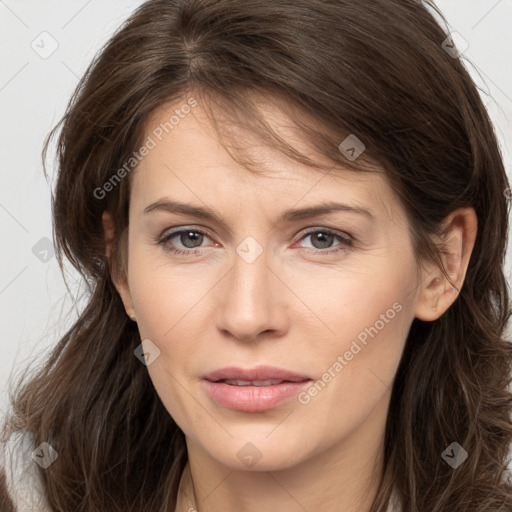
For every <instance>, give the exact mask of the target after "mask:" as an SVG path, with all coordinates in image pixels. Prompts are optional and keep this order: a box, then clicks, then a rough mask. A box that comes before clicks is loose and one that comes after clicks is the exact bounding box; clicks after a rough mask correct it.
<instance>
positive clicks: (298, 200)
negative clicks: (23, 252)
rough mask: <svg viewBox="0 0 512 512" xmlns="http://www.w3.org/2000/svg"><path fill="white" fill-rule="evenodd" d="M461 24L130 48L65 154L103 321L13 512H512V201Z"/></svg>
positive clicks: (163, 38)
mask: <svg viewBox="0 0 512 512" xmlns="http://www.w3.org/2000/svg"><path fill="white" fill-rule="evenodd" d="M436 13H437V14H439V15H440V13H439V12H437V10H436V8H435V7H434V6H433V5H425V4H422V3H420V2H419V1H417V0H405V1H404V0H400V1H398V0H396V1H392V0H368V1H366V2H353V1H345V0H338V1H327V0H298V1H297V0H294V1H291V0H286V1H285V0H274V1H273V2H266V1H263V0H244V1H243V2H237V1H232V0H226V1H222V0H189V1H177V0H175V1H170V0H150V1H148V2H146V3H144V4H143V5H142V6H141V7H140V8H139V9H138V10H137V11H136V12H135V13H134V14H133V15H132V16H131V17H130V19H129V20H128V21H127V22H126V23H125V24H124V25H123V26H122V27H121V28H120V30H119V31H118V32H117V33H116V34H115V35H114V36H113V37H112V39H111V40H110V41H109V43H108V44H107V45H106V46H105V48H104V49H103V50H102V52H101V53H100V54H99V55H98V57H97V58H96V59H95V60H94V62H93V63H92V64H91V66H90V68H89V69H88V70H87V73H86V75H85V77H84V79H83V80H82V81H81V83H80V85H79V87H78V88H77V90H76V93H75V95H74V96H73V99H72V102H71V103H70V105H69V107H68V110H67V112H66V115H65V117H64V118H63V124H62V127H61V133H60V137H59V141H58V156H59V175H58V181H57V184H56V189H55V197H54V203H53V215H54V222H55V243H56V246H57V249H58V250H59V263H60V264H61V265H62V258H63V256H65V257H67V258H68V259H69V260H70V261H71V262H72V263H73V264H74V266H75V267H76V268H77V269H78V270H79V271H80V272H81V273H82V275H83V276H84V278H86V279H87V281H88V282H89V284H90V288H91V294H90V299H89V303H88V305H87V307H86V308H85V310H84V311H83V313H82V314H81V316H80V318H79V319H78V320H77V322H76V323H75V324H74V326H73V327H72V328H71V329H70V331H69V332H68V333H67V334H66V335H65V336H64V338H63V339H62V340H61V341H60V343H59V344H58V345H57V347H56V348H55V350H54V351H53V353H52V355H51V357H50V358H49V360H48V361H47V363H46V365H45V367H44V368H43V369H42V370H41V371H40V372H39V373H37V375H34V376H32V377H31V378H30V379H29V380H28V381H27V382H26V383H25V385H24V387H23V388H22V389H20V391H19V392H18V393H17V394H16V396H15V397H14V400H13V414H12V415H11V416H10V417H9V418H8V419H7V420H6V423H5V428H4V441H5V444H4V457H3V460H4V462H3V466H4V468H5V473H6V474H5V475H4V483H3V487H4V504H3V508H2V510H4V509H5V510H9V507H11V509H13V508H14V507H15V506H18V507H22V506H23V505H21V503H22V500H24V499H25V500H28V501H30V500H32V501H34V500H39V502H38V504H37V507H39V508H38V510H43V509H46V510H50V511H69V510H76V511H98V512H99V511H109V512H110V511H114V510H119V511H121V510H122V511H126V510H130V511H157V510H159V511H173V510H176V511H178V512H183V511H189V512H192V511H194V510H197V511H200V512H203V511H212V512H216V511H220V510H222V511H237V512H238V511H242V512H252V511H256V510H258V511H260V510H286V511H290V512H292V511H299V510H300V511H303V510H308V511H313V510H325V511H340V510H344V511H359V512H362V511H364V512H381V511H386V510H387V511H389V512H392V511H404V512H405V511H408V512H412V511H419V512H424V511H426V510H439V511H441V510H450V511H451V512H457V511H466V512H467V511H475V512H476V511H478V512H482V511H498V510H512V489H511V487H510V483H509V482H508V481H507V478H506V477H507V473H506V471H505V469H506V466H507V463H508V461H509V458H508V449H509V445H510V442H511V441H512V426H511V422H510V412H511V403H512V401H511V395H510V392H509V390H508V384H509V382H510V371H511V348H510V344H509V343H508V341H507V340H506V339H505V338H504V329H505V327H506V323H507V320H508V318H509V316H510V309H509V308H510V305H509V300H508V291H507V287H506V282H505V279H504V273H503V258H504V252H505V242H506V234H507V228H508V224H507V222H508V220H507V209H508V205H507V199H506V195H507V187H508V182H507V178H506V175H505V171H504V167H503V162H502V158H501V155H500V151H499V148H498V144H497V141H496V137H495V134H494V132H493V129H492V126H491V123H490V121H489V118H488V115H487V112H486V110H485V108H484V106H483V104H482V102H481V100H480V98H479V95H478V92H477V89H476V87H475V85H474V83H473V82H472V81H471V79H470V77H469V75H468V73H467V71H466V70H465V68H464V67H463V65H462V63H461V61H460V59H459V58H458V55H457V52H454V51H453V45H451V44H447V41H448V43H450V41H451V40H450V38H449V37H448V35H447V34H446V33H445V32H444V31H443V29H442V28H441V27H440V26H439V24H438V22H437V21H436V19H435V15H436ZM447 48H450V49H451V50H450V51H447ZM54 132H55V130H54ZM54 132H52V134H53V133H54ZM47 144H48V141H47ZM45 151H46V148H45ZM45 151H44V153H45ZM20 468H21V469H20ZM21 509H22V508H21Z"/></svg>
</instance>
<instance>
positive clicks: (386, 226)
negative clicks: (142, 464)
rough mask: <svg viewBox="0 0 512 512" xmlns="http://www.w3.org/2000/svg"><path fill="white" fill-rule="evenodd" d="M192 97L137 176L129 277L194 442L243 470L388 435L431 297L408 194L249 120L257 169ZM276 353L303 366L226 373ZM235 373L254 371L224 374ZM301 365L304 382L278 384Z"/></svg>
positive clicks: (240, 138)
mask: <svg viewBox="0 0 512 512" xmlns="http://www.w3.org/2000/svg"><path fill="white" fill-rule="evenodd" d="M184 105H187V103H186V100H183V101H181V102H176V103H173V104H172V105H170V106H169V108H168V109H166V110H165V111H163V110H159V111H158V112H155V113H154V115H153V116H152V118H151V119H150V121H149V122H148V125H147V134H146V136H150V137H151V138H152V140H153V142H154V143H155V144H154V147H152V148H151V149H149V152H148V154H147V155H146V156H145V157H144V158H143V160H142V161H141V163H140V165H139V167H138V169H137V171H136V173H135V174H134V175H133V183H132V185H133V186H132V194H131V203H130V214H129V244H128V255H129V257H128V276H127V286H124V287H123V286H118V289H119V290H120V293H121V295H122V297H123V300H124V303H125V305H126V306H127V308H132V307H133V309H134V311H135V314H136V318H137V324H138V327H139V330H140V334H141V339H142V340H150V342H148V341H145V342H144V345H143V346H144V350H145V352H146V353H147V354H148V360H147V362H148V371H149V375H150V377H151V379H152V381H153V383H154V386H155V389H156V391H157V393H158V395H159V396H160V398H161V400H162V402H163V404H164V406H165V407H166V409H167V410H168V411H169V414H171V416H172V417H173V418H174V420H175V421H176V422H177V424H178V425H179V426H180V428H181V429H182V430H183V432H184V433H185V434H186V436H187V442H188V443H189V449H191V447H194V449H196V450H198V451H201V453H203V455H204V456H206V457H209V458H210V459H211V460H215V461H217V462H218V463H221V464H222V465H224V466H228V467H231V468H238V469H241V468H244V469H247V468H248V467H249V466H251V467H252V466H253V465H254V467H255V468H257V469H268V468H273V469H280V468H281V469H282V468H287V467H291V466H294V465H296V464H299V463H300V462H302V461H306V460H307V459H309V458H311V457H313V456H314V455H317V454H320V453H321V452H324V451H325V450H329V449H331V448H333V447H334V446H335V445H339V443H343V442H344V441H346V440H348V439H350V438H351V437H354V436H355V435H356V432H362V431H364V432H366V436H367V439H369V438H374V439H375V440H376V441H375V442H376V443H377V442H378V443H381V442H382V435H383V432H384V430H383V429H384V420H385V417H386V414H387V409H388V405H389V398H390V395H391V386H392V381H393V378H394V376H395V372H396V370H397V367H398V363H399V360H400V357H401V354H402V350H403V348H404V343H405V339H406V336H407V333H408V330H409V327H410V324H411V322H412V320H413V318H414V316H415V305H416V300H417V296H418V294H417V287H416V270H417V267H416V263H415V259H414V255H413V250H412V246H411V239H410V234H409V231H408V226H407V222H406V217H405V214H404V211H403V210H402V208H401V206H400V204H399V201H398V198H397V196H396V195H395V193H394V191H393V190H392V189H391V188H390V186H389V185H388V184H387V182H386V181H385V180H384V178H383V176H382V174H380V173H355V172H353V171H349V170H346V169H343V168H341V167H340V168H339V169H336V170H333V171H331V172H330V173H328V174H327V173H326V171H322V172H320V171H318V170H313V169H311V168H309V167H307V166H304V165H301V164H299V163H298V162H296V161H294V160H290V159H288V158H287V157H286V156H284V155H283V154H281V153H279V152H278V151H276V150H272V149H270V148H268V147H263V146H261V145H258V143H257V141H256V140H255V139H251V138H250V136H248V135H247V133H245V132H241V131H239V132H238V133H237V142H238V144H239V145H240V146H243V147H244V148H245V150H246V152H247V154H248V155H250V157H252V158H253V159H256V161H257V162H259V164H260V165H259V169H260V170H261V171H265V175H253V174H251V173H250V172H248V171H247V170H246V169H244V168H243V167H242V166H241V165H240V164H237V163H236V162H235V161H234V160H233V159H231V157H230V156H229V155H228V153H227V152H226V150H225V149H224V148H223V147H222V146H221V145H220V143H219V142H218V141H217V138H216V136H215V132H214V130H213V128H212V127H211V126H210V125H209V123H208V121H207V118H206V116H205V114H204V110H202V108H201V105H199V104H197V105H196V106H194V107H192V108H184ZM175 110H177V111H179V112H177V115H176V116H175V119H174V123H175V124H174V123H173V125H172V129H171V128H169V127H170V126H171V125H170V124H168V125H165V123H166V122H167V123H169V118H170V116H171V115H172V114H173V111H175ZM265 116H266V119H267V121H268V122H269V123H270V124H271V125H273V127H274V129H275V130H276V131H277V132H278V133H279V134H280V135H281V136H283V137H287V138H288V140H289V141H293V143H294V144H295V145H296V147H298V148H299V147H300V149H301V150H302V151H306V149H305V145H304V146H300V144H301V141H299V139H297V138H295V137H294V136H293V134H292V132H291V131H290V130H289V128H287V127H286V124H287V120H286V118H285V116H284V115H283V114H282V112H280V111H279V110H277V109H276V108H275V107H272V106H270V105H267V106H266V110H265ZM176 119H179V120H178V121H177V122H176ZM289 124H290V122H289V120H288V125H289ZM162 126H166V128H167V131H168V133H166V130H162V128H161V127H162ZM158 127H160V129H159V130H156V132H155V128H158ZM162 131H163V133H161V132H162ZM155 133H156V134H158V135H155ZM160 138H161V140H159V139H160ZM340 142H341V141H340ZM363 142H364V141H363ZM149 146H153V143H149ZM309 154H310V155H312V154H313V153H311V151H310V153H309ZM178 204H179V205H182V206H180V207H179V208H178V207H177V205H178ZM326 205H328V206H329V207H330V208H331V209H330V210H329V211H328V209H327V208H325V211H323V210H324V207H325V206H326ZM336 205H338V206H336ZM315 208H318V209H321V210H322V211H323V213H321V212H316V213H315V212H314V211H312V210H311V211H309V213H308V210H309V209H313V210H314V209H315ZM194 211H196V213H194ZM301 212H302V213H301ZM207 213H208V215H207ZM210 214H211V216H210ZM159 240H163V242H162V243H160V242H159ZM174 250H176V251H180V252H179V253H175V252H173V251H174ZM264 366H268V367H273V368H274V369H276V368H277V369H281V370H283V371H287V372H291V373H292V374H293V376H295V377H291V376H290V375H287V376H286V375H285V376H283V375H279V373H278V371H277V370H270V373H268V374H265V375H264V374H254V375H252V376H251V375H249V376H246V377H247V378H246V379H243V377H244V375H243V374H242V375H241V376H237V375H236V374H233V373H231V374H224V373H221V374H216V375H211V373H212V372H215V371H218V370H222V369H224V368H228V367H231V368H232V367H238V368H240V369H242V370H251V369H258V368H261V367H264ZM225 375H227V377H226V378H229V377H232V378H235V379H236V377H238V379H240V377H242V380H249V381H251V382H250V385H249V386H244V385H241V384H244V383H243V382H236V380H232V381H231V382H230V383H225V382H224V383H223V382H217V383H216V384H215V383H212V381H215V380H218V379H219V378H221V377H223V376H225ZM207 376H208V378H209V379H210V380H208V379H207V378H206V377H207ZM258 376H261V377H265V378H264V379H256V380H259V381H260V382H254V379H255V378H256V377H258ZM251 377H252V378H251ZM273 377H274V378H273ZM286 378H289V379H291V380H295V381H296V380H298V381H299V382H295V383H290V382H288V383H287V384H286V383H284V384H278V383H276V381H277V382H279V381H283V380H286ZM268 379H270V380H271V381H272V382H271V383H269V382H266V383H265V382H261V381H262V380H268ZM245 384H247V383H245ZM255 384H256V385H255ZM262 384H263V385H262Z"/></svg>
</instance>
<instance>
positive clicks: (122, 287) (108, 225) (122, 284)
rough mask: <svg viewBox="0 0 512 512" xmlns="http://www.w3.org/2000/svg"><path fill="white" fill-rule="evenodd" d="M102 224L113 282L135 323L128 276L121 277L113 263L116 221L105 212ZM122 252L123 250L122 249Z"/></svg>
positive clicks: (127, 312)
mask: <svg viewBox="0 0 512 512" xmlns="http://www.w3.org/2000/svg"><path fill="white" fill-rule="evenodd" d="M101 220H102V224H103V233H104V237H105V253H106V254H105V255H106V257H107V260H108V262H109V266H110V268H111V269H112V271H111V275H112V281H113V283H114V286H115V287H116V290H117V292H118V293H119V296H120V297H121V300H122V301H123V304H124V308H125V310H126V314H127V315H128V316H129V317H130V318H131V319H132V320H133V321H135V320H136V319H137V318H136V316H135V309H134V307H133V302H132V296H131V294H130V289H129V286H128V276H120V275H119V274H118V271H117V265H116V262H114V261H112V259H113V257H114V256H113V255H114V250H113V245H114V241H115V232H116V231H115V223H114V219H113V218H112V215H111V213H110V212H107V211H104V212H103V215H102V219H101ZM121 250H122V248H121Z"/></svg>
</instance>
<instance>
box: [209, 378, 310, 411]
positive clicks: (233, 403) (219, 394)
mask: <svg viewBox="0 0 512 512" xmlns="http://www.w3.org/2000/svg"><path fill="white" fill-rule="evenodd" d="M203 382H204V383H205V386H206V390H207V392H208V394H209V395H210V397H211V398H212V399H213V400H215V401H216V402H217V403H218V404H220V405H222V406H224V407H227V408H229V409H233V410H235V411H245V412H259V411H266V410H267V409H272V408H273V407H276V406H278V405H279V404H281V403H283V402H285V401H286V400H289V399H290V398H291V397H293V396H295V395H297V394H299V393H300V392H301V391H302V390H303V389H304V388H305V387H307V386H308V385H309V384H310V382H311V380H306V381H301V382H282V383H281V384H275V385H273V386H231V385H230V384H226V383H225V382H211V381H209V380H205V381H203Z"/></svg>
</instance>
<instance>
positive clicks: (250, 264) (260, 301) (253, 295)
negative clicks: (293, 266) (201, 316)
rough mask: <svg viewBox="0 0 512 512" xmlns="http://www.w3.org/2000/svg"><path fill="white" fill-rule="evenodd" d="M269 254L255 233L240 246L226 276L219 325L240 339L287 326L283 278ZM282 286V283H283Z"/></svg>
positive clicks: (279, 329) (280, 329)
mask: <svg viewBox="0 0 512 512" xmlns="http://www.w3.org/2000/svg"><path fill="white" fill-rule="evenodd" d="M268 256H269V254H268V252H267V251H265V250H264V249H263V246H262V245H260V244H259V243H258V242H257V241H256V240H255V239H254V238H253V237H246V238H245V239H244V240H243V241H242V242H241V243H240V244H239V245H238V246H237V247H236V253H235V255H234V259H233V267H232V269H231V272H229V274H228V276H226V280H225V284H224V288H223V291H222V295H223V297H222V299H221V303H220V307H219V309H220V313H219V317H218V318H219V325H218V327H219V329H221V330H223V331H228V332H230V333H231V334H232V335H233V336H235V337H237V338H239V339H244V338H246V339H251V338H255V337H257V336H258V334H259V333H260V332H263V331H269V330H277V331H279V332H281V331H282V330H283V329H284V321H285V319H284V316H283V311H281V310H280V308H279V305H278V304H277V303H276V301H277V297H282V293H280V292H279V291H278V290H277V289H276V287H277V286H279V280H278V279H276V277H275V276H274V275H273V272H272V271H271V270H270V268H269V266H270V265H271V262H270V261H269V259H270V258H269V257H268ZM281 286H282V284H281Z"/></svg>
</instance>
